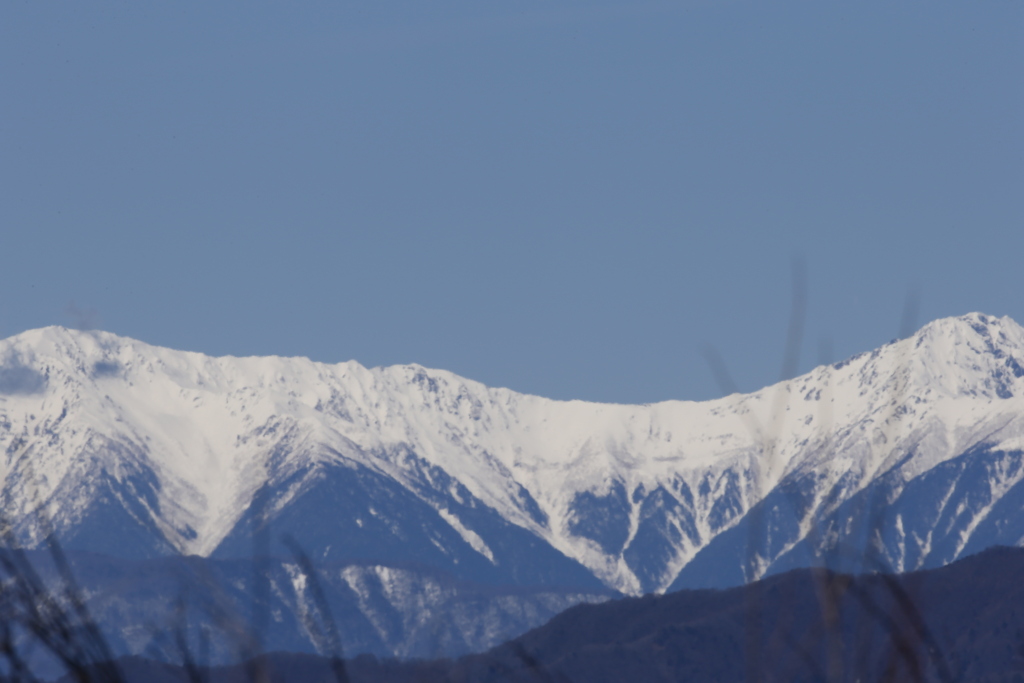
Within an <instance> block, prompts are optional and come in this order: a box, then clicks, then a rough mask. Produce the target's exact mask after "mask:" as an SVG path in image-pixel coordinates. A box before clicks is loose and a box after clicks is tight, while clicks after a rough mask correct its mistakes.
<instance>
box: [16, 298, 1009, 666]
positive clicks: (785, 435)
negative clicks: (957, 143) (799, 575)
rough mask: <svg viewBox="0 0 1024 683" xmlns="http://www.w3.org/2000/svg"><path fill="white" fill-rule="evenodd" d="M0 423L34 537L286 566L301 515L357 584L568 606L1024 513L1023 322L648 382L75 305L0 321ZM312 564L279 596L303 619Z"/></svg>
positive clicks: (977, 323)
mask: <svg viewBox="0 0 1024 683" xmlns="http://www.w3.org/2000/svg"><path fill="white" fill-rule="evenodd" d="M0 448H2V449H3V450H4V453H5V459H4V470H3V484H2V493H3V496H4V508H3V510H4V513H5V516H6V519H5V520H4V521H5V523H6V525H7V526H6V528H7V529H8V530H9V534H10V535H9V538H16V539H17V540H18V542H19V543H20V544H21V545H23V546H24V547H26V548H37V547H40V545H41V543H42V541H43V539H44V538H45V536H46V535H47V534H48V533H50V531H53V532H54V533H55V534H56V537H57V538H58V539H59V540H60V542H61V544H62V545H63V547H65V548H66V549H68V550H69V551H80V552H87V553H96V554H100V555H103V556H107V557H110V558H122V559H125V560H133V561H140V560H158V559H159V558H178V559H179V560H181V559H184V558H182V556H190V555H196V556H200V557H203V558H210V560H212V561H216V562H223V563H226V564H222V565H217V566H220V567H227V566H229V565H230V563H231V562H232V561H235V560H241V559H245V558H251V557H253V556H254V555H256V556H267V557H269V558H273V561H274V562H277V563H278V565H277V566H279V567H280V568H281V569H280V571H283V572H285V573H287V571H288V570H287V569H285V568H284V567H285V564H286V561H287V560H288V558H290V557H292V555H291V551H289V550H288V548H286V547H285V545H283V544H282V538H284V537H285V536H288V537H290V538H291V539H293V540H294V542H295V544H296V545H297V546H298V547H301V548H302V549H303V551H304V552H305V553H306V554H308V556H309V557H310V558H311V560H312V561H313V563H314V564H316V565H317V566H318V567H334V568H336V569H337V571H336V574H337V576H334V575H332V578H331V579H330V580H331V581H333V582H335V583H336V584H337V585H338V586H341V585H342V584H344V586H345V587H346V588H345V590H346V591H351V594H352V595H353V596H355V597H353V598H352V600H355V601H356V602H358V600H364V602H367V604H369V601H372V599H373V598H371V597H370V596H371V593H373V590H371V589H370V588H367V587H366V586H369V585H370V584H371V583H373V582H374V581H376V582H377V583H373V585H375V586H376V585H380V586H385V587H384V588H381V589H380V590H383V591H384V593H387V591H388V590H392V588H394V587H393V586H392V588H387V585H388V581H390V580H391V579H389V578H381V577H386V576H392V575H391V574H388V573H387V571H384V570H388V571H390V569H389V568H402V571H405V572H407V573H406V574H403V575H402V576H405V577H406V578H407V579H408V583H407V585H408V586H410V587H409V588H407V589H401V590H405V591H406V592H405V593H404V594H403V595H404V597H403V598H401V599H399V598H394V600H398V601H399V602H400V601H401V600H405V604H404V605H403V606H402V607H401V608H399V611H403V610H404V612H403V613H406V614H412V613H413V612H415V611H416V610H423V614H426V611H428V608H429V609H433V608H432V607H429V605H431V604H434V603H430V601H429V600H427V601H424V600H425V599H424V596H425V595H427V594H428V593H429V592H430V591H432V590H434V588H429V587H428V586H430V585H433V584H430V581H429V580H427V579H422V580H421V579H419V578H411V576H412V575H411V574H409V573H408V572H423V574H422V576H424V577H428V576H440V575H444V576H446V577H447V578H445V579H444V581H449V582H450V585H453V586H454V585H473V586H477V587H484V586H492V587H494V588H496V589H498V588H500V590H506V589H508V588H509V587H520V588H528V589H530V590H535V589H544V590H549V591H550V590H555V589H557V590H556V591H555V592H557V593H558V595H560V596H562V597H559V598H557V599H555V600H554V601H553V602H551V603H550V604H551V605H552V609H555V607H556V606H557V607H558V608H561V607H562V606H567V605H568V604H570V603H572V602H573V601H580V600H585V601H593V600H600V599H604V598H606V597H607V596H608V595H609V592H610V591H611V592H619V593H622V594H626V595H639V594H642V593H651V592H654V593H658V592H664V591H666V590H670V591H671V590H677V589H681V588H687V587H710V586H716V587H725V586H733V585H739V584H742V583H745V582H747V581H750V580H753V579H757V578H760V577H764V576H767V575H771V574H774V573H778V572H780V571H784V570H787V569H790V568H794V567H801V566H811V565H821V564H825V565H827V566H830V567H833V568H835V569H843V570H860V569H876V568H890V569H892V570H896V571H909V570H914V569H920V568H927V567H938V566H942V565H944V564H947V563H949V562H951V561H953V560H955V559H957V558H960V557H963V556H965V555H968V554H971V553H975V552H978V551H980V550H983V549H984V548H987V547H990V546H993V545H1000V544H1001V545H1020V544H1021V542H1022V539H1024V484H1022V483H1021V482H1022V479H1024V461H1022V460H1024V329H1022V328H1021V327H1020V326H1019V325H1017V324H1016V323H1015V322H1013V321H1012V320H1010V319H1008V318H1001V319H997V318H993V317H989V316H985V315H981V314H970V315H966V316H963V317H959V318H949V319H943V320H938V321H935V322H933V323H930V324H928V325H927V326H925V327H924V328H922V329H921V330H920V331H919V332H918V333H917V334H915V335H914V336H912V337H910V338H908V339H903V340H899V341H894V342H892V343H890V344H887V345H886V346H884V347H882V348H880V349H877V350H875V351H873V352H870V353H865V354H861V355H859V356H856V357H854V358H851V359H848V360H846V361H843V362H841V363H836V364H834V365H829V366H823V367H819V368H816V369H815V370H813V371H811V372H810V373H808V374H806V375H803V376H800V377H797V378H795V379H792V380H789V381H786V382H782V383H780V384H777V385H775V386H771V387H768V388H765V389H763V390H761V391H758V392H755V393H752V394H746V395H733V396H728V397H725V398H722V399H718V400H714V401H707V402H700V403H696V402H687V401H668V402H663V403H657V404H650V405H637V406H634V405H610V404H596V403H587V402H583V401H554V400H549V399H544V398H540V397H535V396H527V395H523V394H517V393H515V392H513V391H510V390H508V389H495V388H488V387H485V386H483V385H481V384H479V383H476V382H473V381H470V380H467V379H463V378H460V377H458V376H456V375H453V374H452V373H449V372H445V371H442V370H430V369H426V368H423V367H420V366H417V365H403V366H394V367H387V368H374V369H367V368H364V367H362V366H360V365H359V364H357V363H354V362H348V363H341V364H337V365H327V364H321V363H314V362H312V361H310V360H307V359H303V358H277V357H270V358H233V357H223V358H211V357H208V356H204V355H201V354H198V353H187V352H180V351H174V350H170V349H164V348H159V347H153V346H149V345H147V344H144V343H142V342H138V341H134V340H131V339H125V338H122V337H118V336H115V335H112V334H109V333H105V332H82V331H72V330H67V329H63V328H59V327H51V328H45V329H41V330H33V331H29V332H25V333H23V334H20V335H17V336H15V337H11V338H9V339H6V340H3V341H2V342H0ZM112 566H113V565H112ZM352 567H360V568H363V569H359V570H355V569H351V568H352ZM344 568H349V569H344ZM411 568H416V569H411ZM218 571H219V570H218ZM345 572H348V573H347V574H346V573H345ZM361 572H362V573H361ZM371 574H372V575H373V576H376V577H377V578H375V579H373V580H372V581H371V580H370V579H366V580H363V579H360V578H359V577H360V576H370V575H371ZM282 576H284V575H283V574H282ZM396 576H397V575H396ZM282 580H283V579H282ZM402 580H403V581H404V580H405V579H402ZM296 581H298V579H296ZM367 582H369V583H367ZM229 583H230V582H229ZM299 583H301V582H299ZM399 583H401V581H399ZM292 590H293V592H295V594H296V595H297V596H299V597H298V598H297V599H296V600H293V601H292V602H291V603H290V604H286V603H287V602H288V601H287V600H286V601H284V602H283V603H282V606H279V607H278V608H277V609H279V611H280V610H284V611H285V612H289V613H290V614H291V615H292V616H291V617H289V618H292V619H299V616H298V615H299V614H300V613H301V612H302V610H304V609H307V608H308V605H306V606H305V607H304V606H303V605H304V604H306V603H303V599H304V598H303V597H302V587H301V586H300V585H299V584H297V583H293V586H292ZM374 590H376V589H374ZM398 590H399V589H397V588H394V590H392V592H391V593H389V595H392V596H394V595H398V593H396V592H395V591H398ZM474 590H483V588H474ZM97 591H99V592H100V593H102V590H100V588H97ZM499 592H500V591H499ZM541 592H543V590H541ZM380 594H381V595H383V593H380ZM533 594H535V593H531V595H533ZM553 594H554V593H552V595H553ZM566 596H571V597H566ZM338 599H339V600H340V599H341V598H338ZM346 599H348V598H346ZM389 599H392V598H389ZM506 604H507V603H506ZM508 609H510V610H511V611H512V612H514V611H515V609H516V608H512V607H509V608H508ZM556 611H557V610H556ZM541 612H543V610H541ZM541 612H537V614H540V613H541ZM423 618H424V619H426V618H427V617H425V616H424V617H423ZM435 618H436V617H435ZM538 618H539V617H538ZM282 619H284V617H282ZM528 622H529V620H528V619H527V620H523V621H520V622H517V623H519V626H518V627H517V628H525V627H529V626H532V625H535V623H528ZM381 623H382V624H383V623H384V622H381ZM373 628H374V629H377V630H378V633H377V636H375V637H377V638H378V639H379V640H380V642H387V643H390V645H388V646H387V648H390V649H391V651H393V652H394V653H396V654H402V653H407V652H410V651H412V649H410V646H409V645H408V643H403V642H401V638H400V637H398V636H397V635H395V634H396V633H398V631H394V629H392V627H391V626H388V625H386V624H385V625H384V626H374V627H373ZM381 629H383V630H384V631H388V630H389V629H391V631H390V633H391V635H381V633H380V630H381ZM509 635H514V634H512V633H509ZM470 640H472V641H473V642H474V645H472V647H474V648H480V647H485V646H489V645H492V644H493V642H489V641H487V639H486V638H477V639H475V640H474V639H472V638H471V639H470ZM134 647H136V646H132V648H134ZM138 647H141V645H138ZM459 647H460V648H461V647H463V645H460V646H459ZM129 649H131V648H129ZM357 649H358V648H357ZM413 649H414V648H413ZM455 650H456V651H461V650H459V648H455Z"/></svg>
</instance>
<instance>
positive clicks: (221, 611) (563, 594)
mask: <svg viewBox="0 0 1024 683" xmlns="http://www.w3.org/2000/svg"><path fill="white" fill-rule="evenodd" d="M0 553H3V557H0V560H4V558H5V557H9V556H10V551H0ZM66 556H67V567H68V568H69V570H70V575H71V576H72V577H73V580H74V583H75V585H74V589H73V591H72V592H71V593H68V592H67V590H68V586H67V585H66V583H65V582H64V580H63V579H62V577H61V574H60V573H59V572H58V569H57V565H55V563H54V560H53V557H52V556H51V555H50V554H49V553H47V552H45V551H32V552H28V553H26V554H24V555H23V556H22V557H24V559H25V560H27V565H26V564H24V563H23V564H17V563H14V564H13V565H12V563H10V562H8V561H6V560H4V561H3V562H0V566H2V567H3V568H2V569H0V581H2V582H3V584H4V586H5V590H6V591H7V595H8V603H10V602H11V601H12V598H11V596H12V595H15V594H17V591H18V589H19V588H21V587H22V585H23V584H24V583H25V580H26V575H25V574H26V573H25V572H21V571H11V566H14V567H24V566H31V567H32V568H33V571H34V572H36V573H38V576H39V577H40V580H41V582H40V585H41V586H43V587H45V589H46V590H45V591H42V592H39V593H38V597H37V599H36V602H37V603H42V602H43V601H44V600H49V599H55V600H57V601H58V602H59V603H61V604H63V605H64V608H65V609H66V610H68V611H69V613H72V612H73V602H72V601H70V599H69V598H68V597H67V596H69V595H73V596H81V597H83V598H84V603H83V604H84V606H85V608H86V610H87V611H88V614H89V615H90V616H91V618H92V619H93V620H94V621H95V623H96V624H98V625H99V628H100V632H101V633H102V635H103V638H104V640H105V642H106V644H107V646H108V647H109V649H110V651H111V652H112V653H113V654H114V655H115V656H128V655H138V656H145V657H147V658H150V659H155V660H157V661H169V662H181V661H182V659H183V656H184V654H185V653H184V652H183V648H182V644H183V643H184V644H185V647H186V648H190V653H191V656H192V657H197V658H198V657H200V654H201V656H202V660H203V661H204V662H206V663H210V664H228V663H235V662H238V661H241V660H244V659H245V658H247V657H249V656H252V655H254V654H257V653H260V652H264V651H270V650H276V651H287V652H295V653H303V652H305V653H311V654H315V653H317V652H319V651H324V650H327V651H329V650H330V645H329V644H328V643H327V642H325V640H324V632H325V631H324V629H325V624H330V626H331V628H333V629H335V630H336V633H337V635H338V643H337V645H338V649H339V652H340V653H345V654H347V655H348V656H355V655H358V654H372V655H375V656H378V657H399V658H420V659H422V658H433V657H454V656H458V655H462V654H466V653H469V652H479V651H482V650H486V649H488V648H490V647H493V646H495V645H497V644H499V643H501V642H503V641H505V640H508V639H509V638H512V637H515V636H517V635H519V634H521V633H523V632H525V631H527V630H529V629H531V628H534V627H536V626H539V625H541V624H543V623H544V622H546V621H547V620H548V619H550V618H551V617H553V616H554V615H556V614H558V613H559V612H561V611H563V610H564V609H566V608H567V607H570V606H573V605H576V604H579V603H580V602H600V601H604V600H607V599H609V598H611V597H613V593H611V592H610V591H608V590H600V589H599V590H594V591H590V592H586V591H579V590H571V589H558V588H521V587H514V586H505V587H497V586H493V585H485V584H478V583H471V582H467V581H462V580H459V579H456V578H455V577H453V576H450V575H448V574H445V573H443V572H439V571H437V570H433V569H430V568H428V567H424V566H411V565H384V564H341V563H336V562H331V561H323V562H319V563H317V564H316V565H315V567H311V566H305V567H304V566H303V560H301V559H300V558H299V556H296V557H292V558H289V559H280V558H262V559H257V560H252V559H248V560H214V559H208V558H202V557H195V556H192V557H180V556H179V557H162V558H153V559H146V560H125V559H122V558H113V557H109V556H105V555H97V554H93V553H82V552H74V551H71V552H68V553H66ZM308 569H312V571H307V570H308ZM18 613H19V612H18V610H17V609H14V611H13V612H12V611H11V607H10V605H9V604H6V605H5V606H4V610H3V618H4V619H5V620H7V621H8V623H12V622H13V621H14V620H13V619H11V618H10V617H11V615H12V614H18ZM19 633H20V634H21V638H20V639H19V640H18V641H17V642H16V643H15V646H16V647H17V648H18V649H19V650H22V651H28V652H34V653H35V656H36V658H37V659H36V660H35V664H36V666H37V668H38V672H41V673H43V674H57V673H59V672H60V671H61V670H62V669H61V667H60V665H59V664H58V663H57V662H55V661H53V660H52V659H50V658H47V657H45V656H44V654H43V653H44V652H45V648H42V647H39V646H38V644H36V646H35V647H29V643H30V642H31V641H34V640H35V639H34V637H32V636H31V635H30V634H29V633H28V632H26V631H24V630H23V631H19Z"/></svg>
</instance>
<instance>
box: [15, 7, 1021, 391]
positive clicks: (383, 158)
mask: <svg viewBox="0 0 1024 683" xmlns="http://www.w3.org/2000/svg"><path fill="white" fill-rule="evenodd" d="M1022 25H1024V5H1022V4H1021V3H1015V2H990V3H945V2H940V3H927V4H925V3H917V2H906V1H902V0H897V1H896V2H892V1H887V2H884V3H883V2H865V3H855V4H850V3H811V2H791V1H786V2H781V3H779V2H776V3H754V2H731V3H706V2H671V1H668V2H656V3H633V2H624V1H621V0H610V1H609V2H604V3H598V4H594V3H583V2H562V3H556V4H554V5H552V4H551V3H537V2H517V3H512V4H507V3H504V4H501V5H500V6H491V5H488V6H486V7H485V6H482V5H480V4H479V3H468V2H448V1H444V2H440V3H430V4H429V6H424V5H423V4H422V3H413V2H389V3H373V4H371V5H366V4H364V3H356V4H351V3H333V2H330V3H329V2H318V3H304V4H303V5H302V6H301V7H296V6H294V5H281V4H272V3H255V4H249V5H246V6H244V7H242V6H239V5H233V4H229V3H214V4H209V3H198V2H186V3H173V4H168V5H160V6H149V5H147V6H138V5H116V4H104V5H99V6H96V5H87V6H86V5H54V4H49V3H15V2H9V3H4V5H3V6H2V8H0V60H2V63H3V74H4V76H3V80H2V83H3V90H4V93H5V95H4V106H3V107H2V108H0V158H2V159H3V163H2V164H0V207H2V209H0V218H2V226H3V227H2V230H3V242H2V244H3V256H4V259H3V268H0V292H2V296H3V299H2V300H3V305H2V306H0V338H2V337H7V336H9V335H12V334H16V333H18V332H21V331H23V330H26V329H30V328H37V327H41V326H45V325H51V324H63V325H72V326H74V325H82V326H99V327H102V328H104V329H108V330H111V331H113V332H116V333H118V334H121V335H127V336H131V337H134V338H138V339H142V340H144V341H146V342H149V343H153V344H159V345H164V346H169V347H174V348H184V349H191V350H195V351H201V352H204V353H207V354H213V355H221V354H233V355H249V354H271V353H273V354H280V355H286V356H292V355H305V356H308V357H310V358H312V359H314V360H317V361H324V362H331V363H333V362H339V361H344V360H348V359H355V360H357V361H359V362H360V363H362V364H363V365H366V366H375V365H391V364H395V363H409V362H415V363H421V364H423V365H426V366H429V367H441V368H446V369H449V370H451V371H453V372H456V373H458V374H460V375H462V376H466V377H470V378H473V379H475V380H478V381H481V382H484V383H486V384H488V385H491V386H507V387H510V388H512V389H514V390H517V391H522V392H529V393H535V394H541V395H545V396H550V397H555V398H583V399H588V400H600V401H619V402H645V401H658V400H663V399H668V398H687V399H705V398H710V397H713V396H716V395H720V393H721V390H720V388H719V386H718V385H717V384H716V383H715V381H714V379H713V377H712V374H711V373H710V372H709V371H708V368H707V367H706V364H705V362H704V360H703V359H702V358H701V356H700V353H699V349H700V347H701V345H702V344H704V343H710V344H712V345H714V346H715V347H716V348H717V349H718V351H719V353H720V354H721V356H722V357H723V358H724V359H725V360H726V362H727V363H728V364H729V366H730V368H731V370H732V374H733V375H734V376H735V377H736V379H737V381H738V382H739V384H740V387H739V388H740V389H742V390H748V391H749V390H753V389H756V388H757V387H760V386H764V385H767V384H769V383H771V382H772V381H775V380H776V379H777V377H778V366H779V359H780V358H781V357H782V355H783V348H782V347H783V344H784V339H785V326H786V320H787V306H788V305H789V286H790V270H789V263H790V259H791V258H792V256H793V255H794V254H798V255H802V257H803V259H804V261H805V262H806V264H807V270H808V282H809V286H808V289H807V292H808V297H809V299H808V318H807V326H806V337H807V343H806V344H805V348H807V349H810V351H809V352H808V353H805V354H804V360H803V361H802V362H801V364H800V368H799V369H800V370H801V371H804V370H806V369H809V368H810V367H811V366H813V365H814V364H815V363H816V362H817V361H818V360H819V359H818V358H817V352H816V351H815V347H816V342H817V340H818V339H820V338H828V339H831V340H832V342H831V348H832V351H831V354H830V355H831V358H823V359H821V360H836V359H839V358H843V357H847V356H849V355H852V354H853V353H856V352H859V351H863V350H866V349H871V348H875V347H877V346H879V345H880V344H882V343H884V342H886V341H888V340H889V339H891V338H892V337H893V336H895V335H896V333H897V331H898V330H899V320H900V316H901V309H902V307H903V302H904V300H905V298H906V297H907V293H908V291H916V292H918V293H919V295H920V311H919V315H918V322H922V321H924V320H931V319H936V318H939V317H943V316H948V315H960V314H964V313H966V312H968V311H971V310H985V311H988V312H990V313H992V314H995V315H1010V316H1011V317H1013V318H1015V319H1017V320H1024V300H1022V298H1021V295H1020V293H1021V291H1022V287H1021V284H1022V282H1021V269H1020V267H1019V260H1020V254H1021V253H1022V247H1024V230H1021V225H1022V220H1021V219H1022V217H1024V211H1022V208H1024V207H1022V202H1024V193H1021V191H1020V189H1021V187H1022V182H1021V181H1022V180H1024V174H1022V155H1021V150H1022V143H1024V128H1022V127H1021V126H1020V121H1022V120H1024V97H1022V96H1024V81H1022V79H1021V78H1020V64H1021V63H1024V59H1022V58H1024V54H1022V52H1024V43H1022V41H1021V40H1020V35H1021V30H1022ZM825 346H828V345H825Z"/></svg>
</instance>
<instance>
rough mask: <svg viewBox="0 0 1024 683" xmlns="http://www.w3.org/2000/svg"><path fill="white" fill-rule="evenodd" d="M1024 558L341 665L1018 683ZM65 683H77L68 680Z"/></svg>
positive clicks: (749, 589) (842, 582)
mask: <svg viewBox="0 0 1024 683" xmlns="http://www.w3.org/2000/svg"><path fill="white" fill-rule="evenodd" d="M1022 575H1024V549H1020V548H1003V547H999V548H992V549H989V550H986V551H984V552H982V553H979V554H977V555H973V556H970V557H967V558H965V559H962V560H959V561H957V562H954V563H952V564H950V565H947V566H945V567H941V568H938V569H929V570H922V571H917V572H912V573H908V574H902V575H892V574H888V575H887V574H862V575H855V576H854V575H845V574H837V573H834V572H831V571H827V570H824V569H799V570H793V571H790V572H786V573H783V574H779V575H776V576H772V577H769V578H767V579H762V580H760V581H757V582H754V583H752V584H749V585H746V586H742V587H738V588H732V589H728V590H684V591H679V592H675V593H670V594H666V595H662V596H645V597H642V598H625V599H621V600H611V601H607V602H604V603H601V604H591V605H579V606H577V607H573V608H571V609H569V610H566V611H565V612H563V613H561V614H559V615H558V616H556V617H554V618H553V619H551V620H550V621H548V622H547V623H546V624H544V625H543V626H540V627H539V628H536V629H533V630H532V631H530V632H528V633H526V634H524V635H522V636H520V637H518V638H516V639H514V640H512V641H510V642H508V643H504V644H502V645H499V646H497V647H495V648H492V649H491V650H489V651H487V652H485V653H482V654H474V655H467V656H463V657H461V658H459V659H457V660H454V661H453V660H450V659H444V660H432V661H415V662H410V661H406V662H399V661H394V660H380V659H377V658H374V657H369V656H364V657H356V658H350V659H348V660H347V661H344V662H343V663H341V666H342V667H343V675H344V679H345V680H349V681H351V682H352V683H364V682H365V683H370V682H371V681H372V682H375V683H376V682H379V681H389V682H390V683H447V682H450V681H474V683H527V682H531V681H586V682H587V683H619V682H620V681H645V682H650V683H662V682H664V683H675V682H676V681H687V682H688V683H748V682H749V681H751V680H758V681H765V682H766V683H775V682H779V683H782V682H785V683H818V682H820V681H843V682H846V681H851V682H853V681H908V682H910V683H949V682H952V681H971V682H972V683H974V682H979V683H1013V682H1016V681H1019V680H1021V679H1022V678H1024V583H1022V582H1021V581H1020V577H1021V576H1022ZM120 664H121V665H122V667H123V671H124V672H125V674H126V677H127V681H128V683H137V682H139V683H141V682H142V681H146V682H147V683H148V682H149V681H154V680H162V681H166V682H167V683H179V682H180V683H184V682H185V681H187V680H188V678H187V675H186V673H185V671H184V670H183V669H182V668H181V667H180V666H176V665H174V664H173V663H167V664H162V663H157V662H154V661H152V660H147V659H140V658H136V659H131V660H122V661H121V662H120ZM337 666H338V662H334V663H333V666H332V662H331V661H329V660H328V659H327V658H324V657H316V656H312V655H295V654H286V653H274V654H270V655H267V656H264V657H260V658H257V659H256V660H254V661H250V662H248V663H246V664H245V665H236V666H231V667H211V668H204V669H202V670H201V673H202V674H203V675H204V676H205V677H206V680H208V681H209V682H210V683H236V682H237V683H241V682H242V681H246V680H251V678H249V675H250V674H251V672H253V671H259V672H263V673H266V674H268V675H269V676H271V677H272V679H273V680H275V681H279V682H280V683H298V682H299V681H302V682H303V683H308V682H310V681H324V683H327V682H329V681H337V680H339V678H338V677H337V676H336V673H335V672H336V667H337ZM63 680H70V679H69V678H68V679H63Z"/></svg>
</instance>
